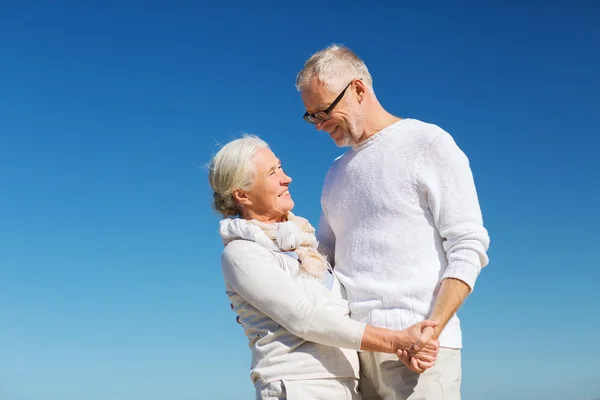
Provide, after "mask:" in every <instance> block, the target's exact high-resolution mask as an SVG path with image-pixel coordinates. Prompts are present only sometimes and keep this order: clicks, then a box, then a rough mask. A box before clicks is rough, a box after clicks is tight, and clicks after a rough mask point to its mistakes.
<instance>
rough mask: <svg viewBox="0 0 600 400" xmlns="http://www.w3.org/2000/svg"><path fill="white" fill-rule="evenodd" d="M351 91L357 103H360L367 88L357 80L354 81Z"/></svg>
mask: <svg viewBox="0 0 600 400" xmlns="http://www.w3.org/2000/svg"><path fill="white" fill-rule="evenodd" d="M352 89H353V90H354V93H356V98H357V99H358V102H359V103H362V102H363V100H364V99H365V95H366V94H367V87H366V86H365V83H364V82H363V81H362V80H360V79H357V80H355V81H354V84H353V88H352Z"/></svg>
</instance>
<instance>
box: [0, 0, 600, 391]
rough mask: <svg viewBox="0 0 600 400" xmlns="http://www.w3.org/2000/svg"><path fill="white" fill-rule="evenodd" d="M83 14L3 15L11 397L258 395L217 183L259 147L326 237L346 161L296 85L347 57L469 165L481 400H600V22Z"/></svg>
mask: <svg viewBox="0 0 600 400" xmlns="http://www.w3.org/2000/svg"><path fill="white" fill-rule="evenodd" d="M83 3H85V2H61V3H55V5H52V6H51V5H48V4H46V5H42V3H38V2H16V1H15V2H10V1H8V2H2V3H0V354H1V359H2V361H1V362H0V399H2V400H81V399H85V400H105V399H111V400H120V399H123V400H137V399H140V400H164V399H169V400H171V399H173V400H187V399H226V400H228V399H236V400H237V399H249V398H252V397H253V389H252V385H251V382H250V379H249V362H250V351H249V348H248V346H247V340H246V338H245V336H244V334H243V331H242V329H241V328H240V327H239V326H238V325H237V324H236V323H235V316H234V314H233V313H232V311H231V310H230V309H229V302H228V300H227V298H226V296H225V292H224V284H223V277H222V273H221V267H220V263H219V256H220V252H221V249H222V245H221V243H220V241H219V238H218V236H217V227H218V220H219V218H218V216H217V215H216V214H215V213H214V212H212V211H211V209H210V201H211V197H212V196H211V192H210V190H209V185H208V181H207V172H206V169H205V164H206V163H207V162H208V161H209V159H210V157H211V155H212V154H214V152H215V151H216V149H217V147H216V146H217V144H219V143H222V142H224V141H226V140H228V139H230V138H232V137H234V136H236V135H239V134H241V133H243V132H249V133H254V134H257V135H260V136H261V137H262V138H264V139H265V140H266V141H268V142H269V143H270V144H271V145H272V148H273V149H274V151H275V153H276V155H277V156H278V157H279V158H280V159H281V160H282V161H283V164H284V167H285V169H286V172H288V173H289V175H291V177H292V178H293V183H292V184H291V187H290V188H291V192H292V196H293V197H294V199H295V202H296V208H295V212H296V213H297V214H300V215H303V216H305V217H307V218H308V219H310V220H311V221H312V222H313V223H314V224H316V223H317V219H318V215H319V195H320V189H321V184H322V180H323V177H324V175H325V173H326V171H327V168H328V166H329V165H330V163H331V161H332V160H333V159H334V158H335V157H337V156H338V155H340V154H341V153H342V151H343V150H342V149H340V148H338V147H336V146H335V145H334V144H333V143H332V141H331V140H330V139H329V137H328V136H327V135H325V134H323V133H321V132H317V131H316V130H315V129H314V127H312V126H310V125H308V124H307V123H305V122H304V121H303V120H302V114H303V113H304V111H305V110H304V109H303V107H302V103H301V101H300V97H299V95H298V93H297V92H296V91H295V88H294V81H295V76H296V74H297V72H298V71H299V70H300V69H301V67H302V65H303V63H304V61H305V60H306V59H307V58H308V57H309V56H310V54H311V53H313V52H314V51H316V50H319V49H321V48H323V47H325V46H327V45H329V44H331V43H334V42H337V43H343V44H345V45H347V46H349V47H350V48H352V49H353V50H355V51H356V52H357V53H358V54H359V55H360V56H361V57H362V58H363V59H364V60H365V62H366V63H367V65H368V67H369V68H370V71H371V73H372V75H373V77H374V84H375V91H376V94H377V95H378V97H379V99H380V101H381V102H382V104H383V105H384V106H385V107H386V108H387V109H388V110H389V111H390V112H392V113H393V114H395V115H398V116H401V117H410V118H416V119H421V120H423V121H427V122H431V123H435V124H438V125H439V126H441V127H443V128H444V129H446V130H447V131H448V132H450V133H451V134H452V135H453V136H454V138H455V139H456V141H457V143H458V144H459V145H460V146H461V147H462V149H463V150H464V151H465V153H467V155H468V156H469V158H470V160H471V166H472V168H473V171H474V175H475V179H476V184H477V188H478V191H479V197H480V201H481V207H482V210H483V215H484V221H485V225H486V227H487V228H488V230H489V232H490V236H491V248H490V251H489V255H490V264H489V266H488V267H486V268H485V269H484V270H483V271H482V274H481V275H480V277H479V280H478V283H477V286H476V289H475V292H474V293H473V294H472V296H471V297H470V298H469V299H468V300H467V303H466V304H465V306H464V307H463V308H462V309H461V312H460V313H459V316H460V317H461V319H462V321H463V330H464V342H465V348H464V350H463V378H464V383H463V395H464V398H465V399H467V400H469V399H486V400H495V399H512V400H519V399H547V400H559V399H560V400H564V399H574V400H589V399H593V398H595V397H600V366H599V361H600V350H599V347H598V343H597V342H598V340H597V338H598V330H599V329H600V316H599V315H600V312H599V311H598V308H599V307H600V294H599V289H598V284H599V283H600V263H599V258H600V250H599V247H598V236H597V235H598V233H597V232H596V228H597V227H598V226H600V212H599V211H598V207H599V206H600V189H599V186H598V182H599V180H600V158H599V157H598V154H597V153H598V150H599V149H600V139H599V134H600V129H599V128H600V123H599V117H600V95H599V93H600V79H599V74H600V72H599V71H600V58H599V57H600V51H599V49H600V7H599V6H597V5H592V4H593V2H591V1H590V2H579V1H570V2H562V3H563V5H560V3H554V4H555V5H552V6H549V5H547V4H546V5H544V6H541V5H540V6H536V5H534V2H528V3H531V5H518V2H512V1H511V2H499V3H498V4H502V6H499V7H500V8H495V7H491V6H483V5H476V3H475V2H470V3H469V4H467V3H460V2H458V3H457V2H454V3H453V4H452V5H451V6H450V5H442V2H439V4H436V5H433V4H430V5H424V4H423V5H415V4H416V2H407V3H405V4H402V5H400V2H395V3H392V2H390V4H389V5H385V6H384V5H383V2H373V3H371V4H370V5H366V3H363V4H355V3H352V2H340V3H337V4H336V2H331V1H327V2H311V3H308V2H307V3H304V4H301V3H295V4H294V5H293V6H291V5H289V6H284V5H275V3H274V2H269V3H270V5H266V4H267V3H266V2H264V3H263V5H253V6H250V5H248V4H245V3H246V2H227V3H225V4H223V5H219V6H210V5H208V3H206V4H203V5H182V4H183V3H182V2H179V3H178V4H177V5H172V4H171V3H174V2H164V3H163V4H158V2H151V3H152V4H151V5H148V4H146V5H142V4H141V2H140V3H138V2H104V3H106V5H100V2H94V3H90V4H93V5H83ZM545 3H550V2H545ZM57 4H60V5H57ZM393 4H396V5H393ZM540 4H541V2H540Z"/></svg>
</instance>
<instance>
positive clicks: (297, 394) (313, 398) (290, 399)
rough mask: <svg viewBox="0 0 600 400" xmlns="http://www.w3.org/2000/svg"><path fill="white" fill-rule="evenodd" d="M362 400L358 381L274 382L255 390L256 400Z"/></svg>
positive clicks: (312, 380)
mask: <svg viewBox="0 0 600 400" xmlns="http://www.w3.org/2000/svg"><path fill="white" fill-rule="evenodd" d="M338 399H339V400H362V397H361V395H360V393H359V392H358V379H353V378H347V379H307V380H298V381H275V382H271V383H268V384H266V385H264V386H262V387H259V388H256V400H338Z"/></svg>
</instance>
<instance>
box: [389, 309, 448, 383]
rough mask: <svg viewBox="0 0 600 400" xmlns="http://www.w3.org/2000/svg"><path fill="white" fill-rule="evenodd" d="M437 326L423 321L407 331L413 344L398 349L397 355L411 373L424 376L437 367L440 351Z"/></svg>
mask: <svg viewBox="0 0 600 400" xmlns="http://www.w3.org/2000/svg"><path fill="white" fill-rule="evenodd" d="M436 325H437V324H436V323H434V322H432V321H423V322H419V323H416V324H415V325H413V326H411V327H410V328H408V329H406V331H405V332H407V333H408V336H409V338H410V341H411V343H410V345H407V346H403V347H401V348H400V349H398V351H397V352H396V355H397V356H398V358H399V359H400V360H401V361H402V362H403V363H404V364H406V366H407V367H408V369H410V370H411V371H413V372H416V373H419V374H422V373H423V372H425V370H426V369H428V368H431V367H433V366H434V365H435V361H436V359H437V356H438V353H439V350H440V342H439V340H437V335H436V331H435V326H436Z"/></svg>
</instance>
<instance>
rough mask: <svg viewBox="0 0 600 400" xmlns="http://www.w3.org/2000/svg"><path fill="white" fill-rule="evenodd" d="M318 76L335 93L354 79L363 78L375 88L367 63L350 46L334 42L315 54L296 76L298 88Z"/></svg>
mask: <svg viewBox="0 0 600 400" xmlns="http://www.w3.org/2000/svg"><path fill="white" fill-rule="evenodd" d="M314 77H317V78H318V79H319V80H320V81H321V82H323V83H324V84H325V86H326V87H327V89H329V91H331V92H333V93H337V92H341V91H342V90H343V89H344V87H345V86H346V85H348V84H349V83H350V82H351V81H352V80H353V79H360V80H362V81H363V82H364V83H365V85H366V86H367V87H368V88H369V89H371V90H373V78H372V77H371V74H370V73H369V69H368V68H367V66H366V64H365V63H364V62H363V61H362V60H361V59H360V58H359V57H358V56H357V55H356V54H355V53H354V52H353V51H352V50H350V49H349V48H347V47H345V46H342V45H337V44H333V45H331V46H329V47H326V48H325V49H323V50H319V51H318V52H316V53H315V54H313V55H312V56H311V57H310V58H309V59H308V60H307V61H306V63H305V64H304V68H302V71H300V73H299V74H298V77H297V78H296V89H297V90H298V91H300V90H301V89H302V88H304V87H306V86H307V85H308V84H310V81H311V80H312V79H313V78H314Z"/></svg>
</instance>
